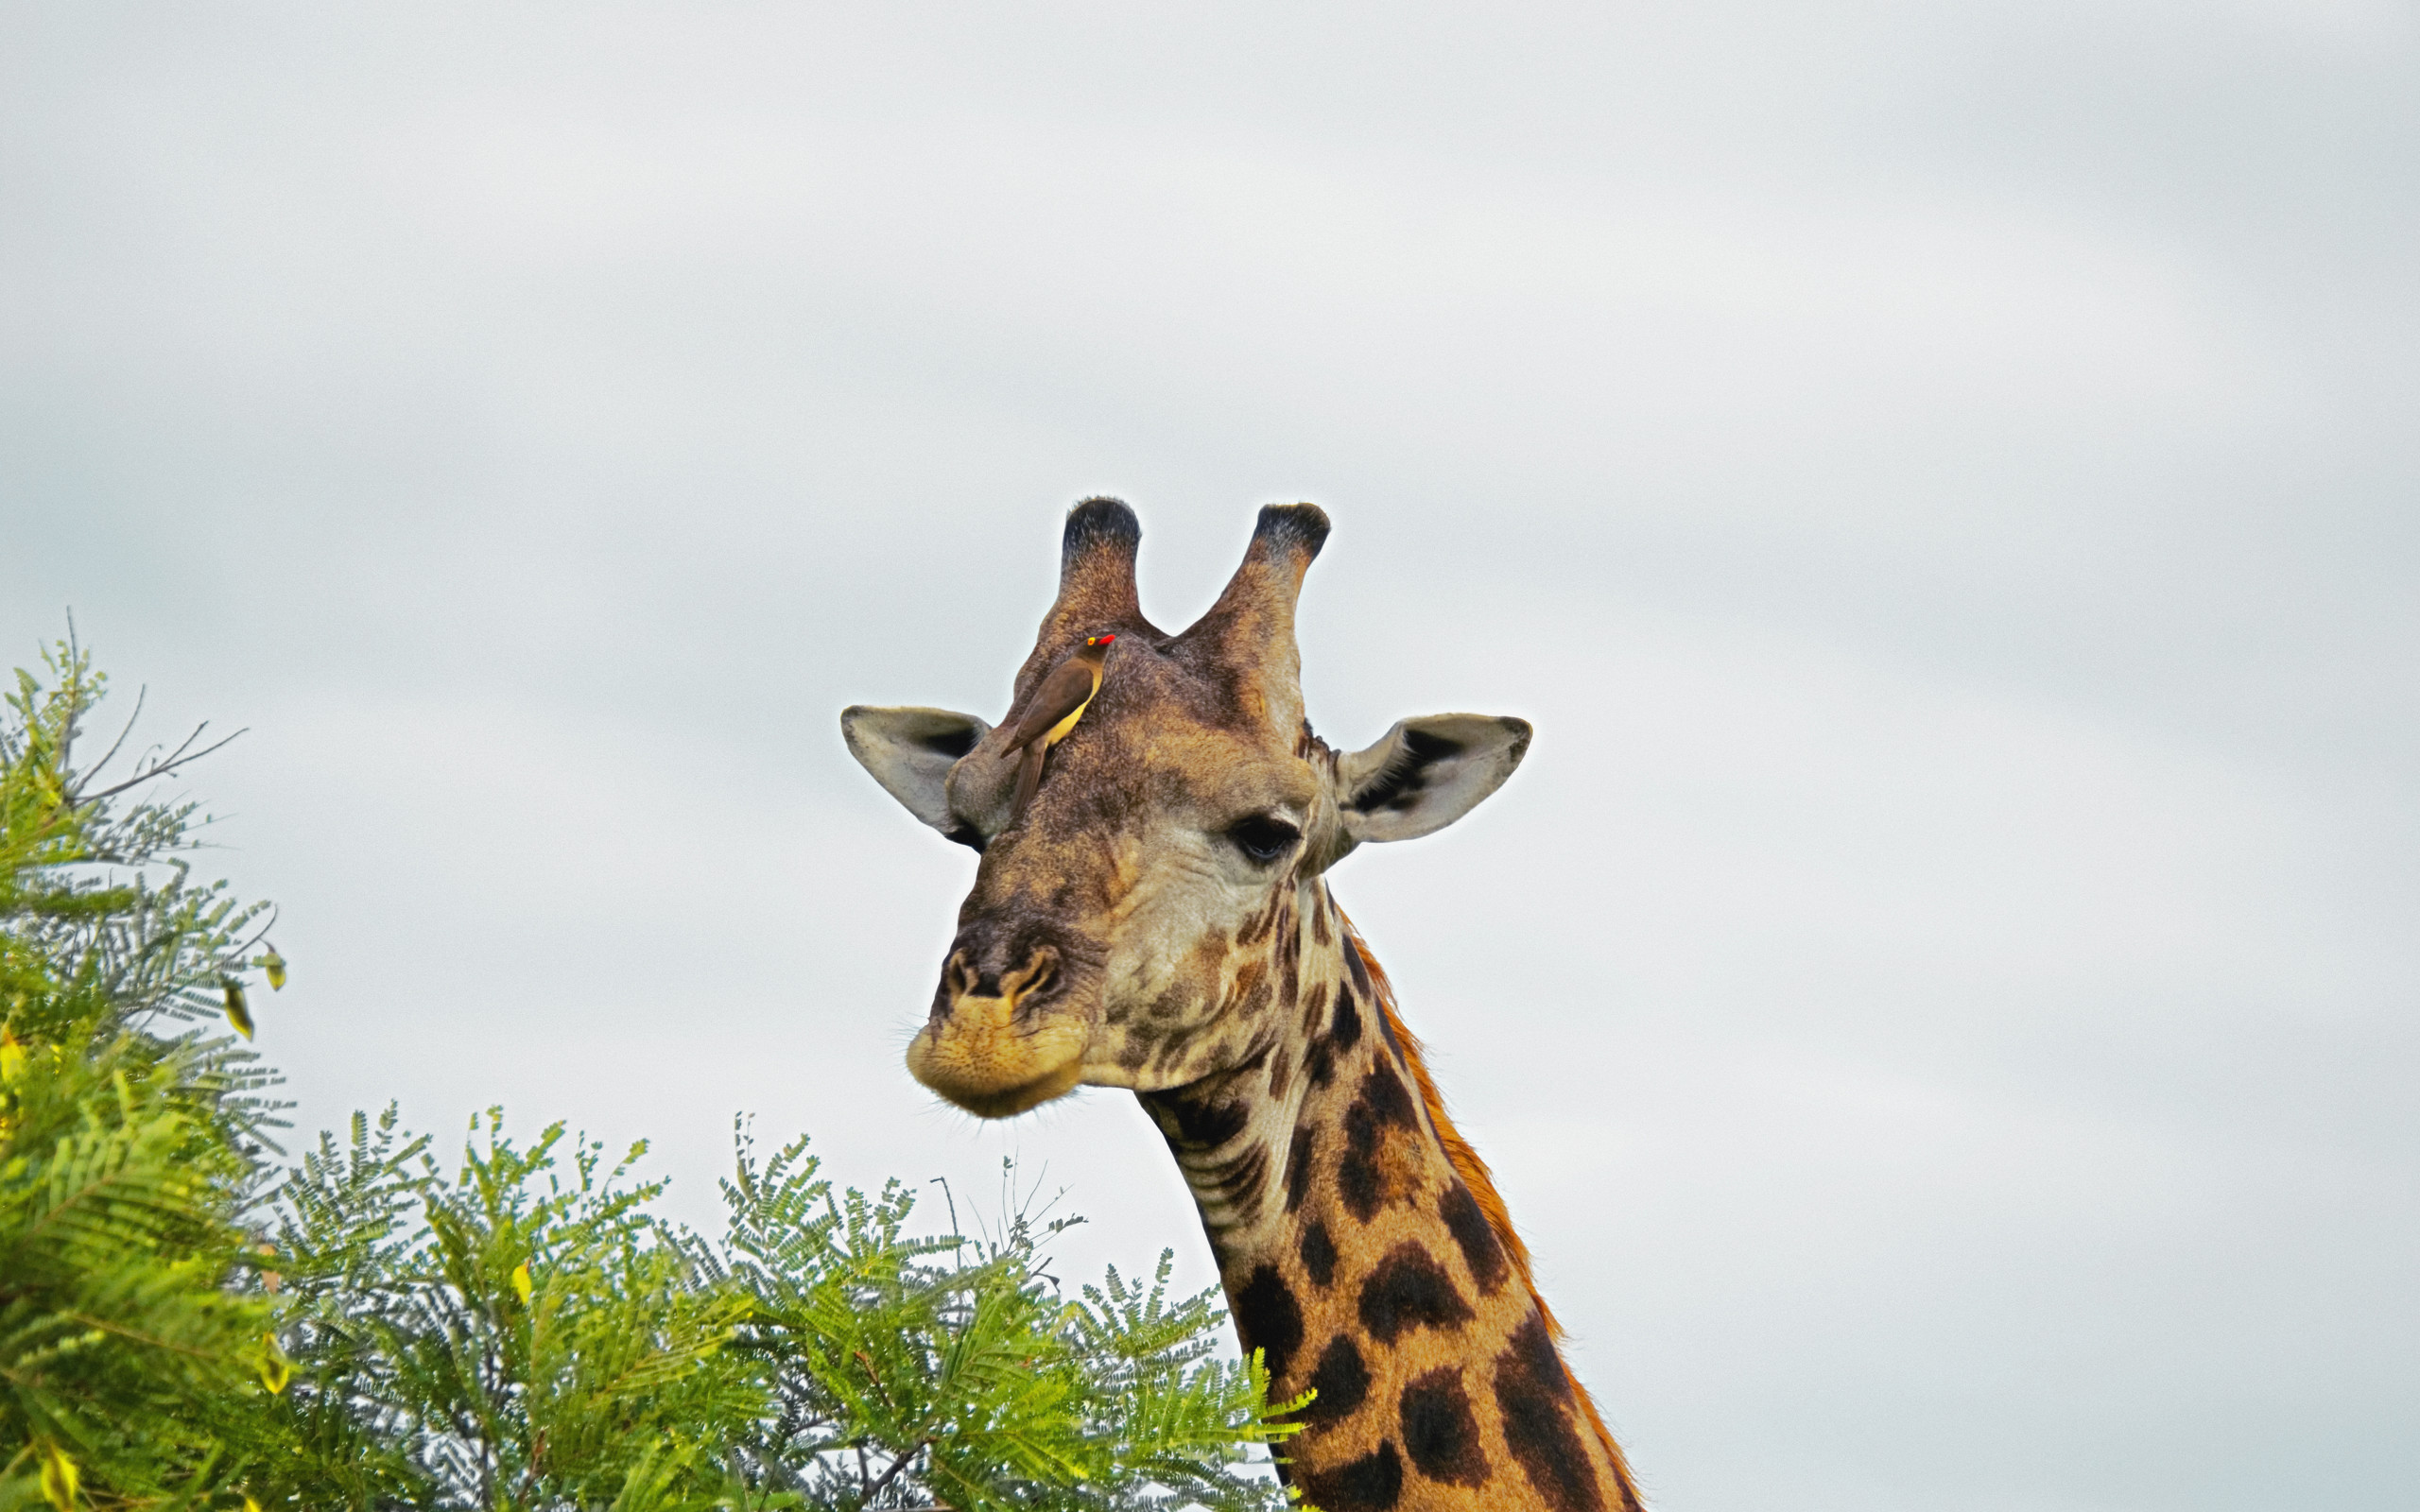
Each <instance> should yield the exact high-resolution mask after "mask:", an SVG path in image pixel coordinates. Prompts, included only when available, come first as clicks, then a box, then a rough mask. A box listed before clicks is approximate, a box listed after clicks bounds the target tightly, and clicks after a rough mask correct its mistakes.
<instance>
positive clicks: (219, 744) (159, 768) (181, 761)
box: [73, 719, 251, 808]
mask: <svg viewBox="0 0 2420 1512" xmlns="http://www.w3.org/2000/svg"><path fill="white" fill-rule="evenodd" d="M209 728H210V721H209V720H207V719H205V720H203V721H202V722H201V724H200V725H199V726H198V727H197V728H196V729H195V730H194V732H193V733H192V734H190V735H187V736H186V737H185V742H184V744H183V745H182V746H179V747H177V748H176V750H175V751H174V752H173V753H172V754H171V755H170V756H169V757H168V759H167V760H166V761H164V762H160V763H157V764H155V765H150V766H147V767H145V768H143V769H142V770H141V771H138V772H136V773H135V774H134V775H133V776H132V777H130V778H128V779H127V780H126V781H125V782H120V783H118V784H117V785H115V786H114V787H105V788H103V789H101V790H100V791H99V792H97V793H78V794H77V795H76V796H75V798H74V799H73V801H74V802H75V804H76V805H77V806H78V808H80V807H82V806H83V805H85V804H87V803H98V802H99V801H100V800H101V799H105V798H114V797H116V796H117V795H118V794H120V793H123V792H125V791H126V790H127V789H128V788H130V787H139V786H141V785H142V784H144V783H145V782H149V781H151V779H153V778H155V777H165V776H167V775H168V774H169V773H170V772H173V771H175V770H176V769H177V768H178V767H180V766H183V765H187V764H189V763H192V762H198V761H199V760H201V759H202V758H203V757H204V756H207V755H209V754H210V753H211V752H212V751H215V750H220V749H223V748H225V747H226V746H227V744H228V742H230V741H233V740H234V739H235V738H236V736H239V735H246V734H250V733H251V726H249V725H247V726H245V727H244V728H243V729H242V730H237V731H235V733H234V734H233V735H230V736H228V737H227V739H226V740H220V741H215V742H213V743H212V744H210V745H207V746H204V747H202V748H201V749H199V750H193V749H192V747H193V743H194V742H195V741H197V740H199V739H200V738H201V732H202V730H208V729H209ZM188 753H190V754H188Z"/></svg>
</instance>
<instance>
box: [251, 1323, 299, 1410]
mask: <svg viewBox="0 0 2420 1512" xmlns="http://www.w3.org/2000/svg"><path fill="white" fill-rule="evenodd" d="M255 1368H257V1369H258V1370H259V1371H260V1373H261V1384H262V1385H264V1386H267V1387H268V1394H269V1395H270V1396H272V1397H274V1396H276V1395H277V1394H278V1393H280V1392H282V1391H284V1390H285V1387H286V1383H288V1382H290V1381H292V1380H293V1379H294V1362H293V1361H291V1360H289V1359H287V1358H286V1357H285V1350H284V1349H279V1348H278V1347H277V1335H276V1334H274V1333H264V1334H262V1335H261V1358H260V1363H259V1365H258V1366H256V1367H255Z"/></svg>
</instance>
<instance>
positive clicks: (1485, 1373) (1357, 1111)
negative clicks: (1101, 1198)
mask: <svg viewBox="0 0 2420 1512" xmlns="http://www.w3.org/2000/svg"><path fill="white" fill-rule="evenodd" d="M1273 924H1274V928H1273V931H1272V934H1273V940H1272V944H1271V959H1270V960H1269V962H1268V967H1267V971H1268V972H1269V974H1270V975H1271V977H1273V979H1274V980H1273V982H1271V987H1272V988H1273V989H1274V993H1275V1000H1276V1001H1275V1008H1274V1011H1273V1012H1272V1013H1271V1015H1270V1018H1269V1025H1270V1027H1269V1028H1268V1029H1267V1030H1266V1031H1265V1032H1264V1034H1263V1036H1262V1038H1261V1039H1260V1040H1256V1041H1255V1042H1254V1043H1253V1046H1252V1048H1251V1049H1250V1050H1249V1051H1248V1053H1247V1054H1246V1055H1245V1056H1244V1057H1243V1059H1242V1060H1241V1062H1240V1063H1239V1064H1238V1065H1237V1066H1236V1068H1235V1069H1234V1070H1232V1071H1227V1072H1222V1073H1219V1074H1216V1075H1213V1076H1209V1077H1205V1078H1203V1079H1202V1080H1201V1081H1199V1082H1195V1083H1193V1084H1191V1085H1189V1086H1186V1087H1183V1088H1179V1089H1177V1090H1175V1091H1168V1092H1159V1093H1149V1094H1145V1095H1144V1097H1143V1099H1142V1101H1143V1105H1144V1107H1145V1108H1146V1109H1147V1110H1148V1111H1149V1112H1150V1115H1151V1117H1152V1119H1153V1121H1154V1122H1156V1123H1157V1124H1158V1125H1159V1126H1160V1130H1161V1132H1162V1133H1163V1134H1164V1135H1166V1136H1167V1142H1168V1146H1169V1148H1170V1150H1171V1151H1172V1152H1173V1153H1174V1154H1175V1156H1176V1160H1177V1165H1178V1167H1179V1168H1180V1169H1181V1170H1182V1171H1183V1172H1184V1178H1185V1182H1186V1184H1187V1185H1188V1186H1189V1187H1190V1188H1191V1189H1192V1192H1193V1196H1194V1201H1195V1204H1196V1205H1197V1206H1198V1207H1199V1208H1200V1210H1201V1223H1202V1227H1203V1229H1205V1230H1206V1231H1207V1232H1208V1234H1209V1238H1210V1246H1211V1248H1212V1250H1213V1252H1214V1253H1215V1254H1216V1256H1217V1258H1218V1262H1219V1279H1220V1280H1221V1282H1222V1283H1223V1285H1224V1286H1225V1288H1226V1293H1227V1300H1228V1304H1229V1307H1230V1308H1231V1310H1232V1311H1233V1314H1234V1315H1235V1319H1236V1332H1237V1334H1238V1335H1239V1337H1240V1338H1241V1340H1242V1343H1243V1346H1244V1348H1245V1349H1247V1350H1250V1349H1259V1350H1261V1351H1262V1353H1263V1357H1264V1359H1265V1360H1266V1362H1267V1365H1268V1367H1269V1373H1270V1382H1271V1399H1272V1400H1287V1399H1288V1398H1291V1397H1294V1396H1296V1395H1299V1394H1300V1393H1301V1392H1302V1391H1304V1390H1305V1388H1313V1389H1316V1390H1317V1392H1318V1393H1319V1395H1318V1397H1317V1399H1316V1400H1313V1401H1312V1403H1311V1404H1310V1406H1309V1407H1307V1408H1306V1409H1305V1411H1304V1413H1303V1415H1302V1418H1303V1421H1304V1422H1305V1424H1306V1425H1307V1427H1306V1428H1305V1432H1304V1433H1303V1435H1301V1436H1300V1437H1298V1438H1295V1439H1293V1440H1291V1441H1290V1442H1289V1443H1288V1445H1287V1446H1286V1447H1285V1448H1284V1449H1283V1450H1282V1451H1281V1452H1282V1453H1283V1454H1284V1455H1285V1456H1286V1458H1287V1459H1288V1460H1289V1461H1290V1462H1291V1463H1290V1464H1281V1466H1280V1468H1279V1473H1280V1474H1281V1475H1284V1476H1286V1478H1287V1479H1288V1480H1289V1481H1291V1482H1293V1483H1294V1484H1295V1485H1297V1486H1301V1487H1302V1490H1303V1494H1304V1497H1305V1500H1306V1501H1308V1502H1310V1503H1315V1504H1317V1505H1318V1506H1320V1507H1322V1508H1324V1509H1325V1512H1365V1509H1389V1508H1405V1509H1412V1508H1418V1509H1422V1512H1427V1509H1445V1508H1474V1509H1475V1508H1480V1507H1489V1508H1529V1507H1534V1508H1542V1509H1550V1512H1635V1509H1636V1508H1637V1506H1638V1501H1637V1496H1636V1493H1635V1491H1634V1489H1633V1487H1632V1485H1631V1480H1630V1475H1629V1471H1628V1469H1627V1467H1626V1466H1625V1465H1624V1463H1623V1461H1622V1456H1621V1452H1620V1450H1619V1449H1618V1448H1617V1447H1616V1445H1615V1443H1614V1441H1613V1439H1612V1437H1611V1435H1608V1434H1606V1432H1605V1430H1604V1426H1603V1424H1602V1422H1601V1421H1600V1420H1599V1418H1598V1417H1597V1412H1596V1408H1595V1407H1594V1406H1593V1405H1592V1404H1591V1403H1590V1402H1589V1400H1588V1398H1587V1394H1586V1393H1585V1392H1584V1391H1582V1389H1581V1388H1580V1387H1579V1385H1578V1383H1576V1382H1575V1381H1573V1380H1572V1378H1571V1376H1570V1373H1569V1371H1568V1370H1567V1369H1566V1368H1565V1366H1564V1363H1563V1360H1562V1358H1561V1356H1560V1354H1559V1353H1558V1352H1557V1350H1556V1348H1555V1342H1554V1341H1555V1339H1556V1337H1557V1336H1558V1332H1559V1331H1558V1330H1557V1329H1556V1326H1555V1323H1554V1319H1553V1316H1552V1314H1549V1313H1548V1312H1547V1310H1546V1307H1545V1305H1544V1303H1543V1302H1542V1301H1540V1300H1539V1298H1538V1297H1537V1294H1536V1292H1535V1291H1534V1290H1533V1289H1532V1287H1531V1286H1530V1275H1529V1269H1530V1267H1529V1256H1528V1254H1527V1252H1526V1251H1525V1250H1523V1248H1522V1247H1521V1245H1520V1241H1519V1240H1518V1239H1517V1238H1516V1237H1515V1236H1514V1235H1513V1231H1512V1228H1511V1225H1510V1223H1509V1221H1507V1220H1505V1218H1504V1217H1503V1206H1502V1203H1501V1202H1500V1201H1499V1200H1498V1199H1497V1198H1496V1196H1495V1189H1494V1187H1493V1185H1492V1184H1491V1183H1490V1182H1489V1180H1488V1177H1487V1168H1486V1166H1485V1165H1483V1164H1481V1163H1480V1162H1479V1161H1478V1158H1477V1156H1476V1155H1474V1154H1472V1153H1471V1151H1470V1148H1469V1146H1468V1145H1467V1144H1465V1143H1463V1142H1462V1140H1461V1136H1460V1135H1459V1134H1458V1133H1456V1132H1455V1130H1454V1128H1453V1125H1451V1124H1450V1123H1449V1122H1447V1120H1446V1118H1445V1116H1444V1106H1443V1103H1442V1101H1440V1100H1439V1099H1438V1097H1437V1095H1436V1091H1435V1088H1434V1086H1433V1085H1432V1084H1431V1083H1430V1082H1429V1079H1428V1076H1427V1073H1426V1069H1425V1067H1424V1066H1423V1065H1422V1062H1421V1059H1420V1048H1419V1045H1418V1042H1417V1041H1415V1040H1413V1039H1412V1038H1411V1036H1410V1033H1409V1031H1408V1030H1407V1029H1405V1028H1404V1026H1403V1024H1402V1022H1400V1021H1399V1020H1398V1019H1397V1018H1396V1017H1395V1015H1394V1012H1393V1006H1392V994H1391V992H1390V991H1389V988H1388V987H1387V982H1386V977H1385V975H1384V973H1383V972H1380V971H1377V970H1376V963H1375V962H1374V961H1373V960H1372V959H1370V957H1369V955H1368V953H1367V951H1366V949H1365V948H1364V947H1362V945H1361V944H1360V941H1359V939H1358V937H1357V936H1355V934H1354V933H1353V928H1352V925H1351V924H1350V923H1348V922H1347V921H1346V920H1345V918H1344V915H1343V913H1342V912H1341V911H1340V909H1338V908H1337V907H1336V905H1335V903H1334V902H1333V901H1332V900H1331V899H1330V898H1329V896H1328V893H1327V889H1326V886H1325V885H1324V884H1323V883H1322V881H1320V880H1319V879H1317V878H1313V879H1310V880H1308V881H1305V882H1304V883H1302V884H1301V885H1298V886H1297V887H1296V888H1294V889H1293V890H1292V891H1291V892H1290V893H1281V894H1280V896H1279V898H1278V900H1277V902H1276V904H1275V905H1274V919H1273ZM1243 971H1244V974H1249V975H1251V976H1253V978H1254V979H1255V980H1258V979H1259V974H1258V973H1257V972H1253V971H1252V969H1251V968H1250V967H1249V966H1247V967H1245V968H1244V969H1243Z"/></svg>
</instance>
